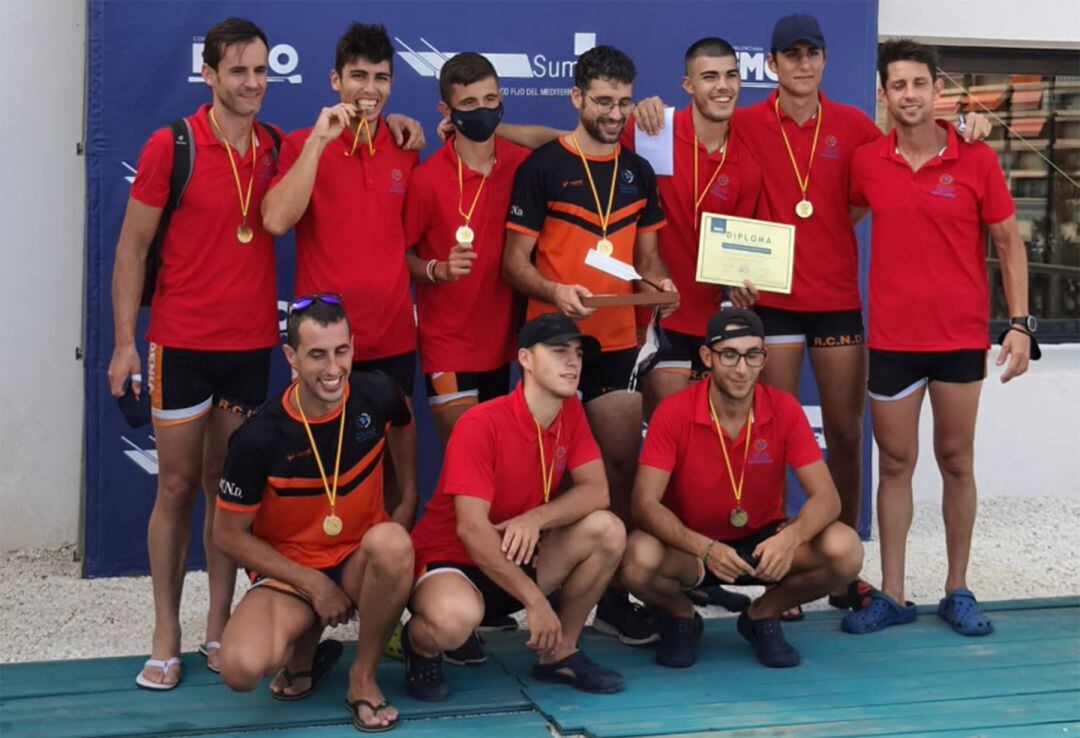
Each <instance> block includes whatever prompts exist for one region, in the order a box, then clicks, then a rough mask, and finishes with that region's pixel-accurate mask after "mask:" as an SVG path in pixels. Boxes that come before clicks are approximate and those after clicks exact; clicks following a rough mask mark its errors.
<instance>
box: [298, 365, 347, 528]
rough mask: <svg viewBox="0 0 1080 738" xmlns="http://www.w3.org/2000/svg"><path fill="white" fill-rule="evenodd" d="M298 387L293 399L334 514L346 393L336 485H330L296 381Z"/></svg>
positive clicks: (343, 400)
mask: <svg viewBox="0 0 1080 738" xmlns="http://www.w3.org/2000/svg"><path fill="white" fill-rule="evenodd" d="M295 386H296V389H295V390H294V391H293V400H294V401H295V402H296V408H297V409H298V410H299V411H300V418H301V420H303V421H304V430H306V431H307V437H308V442H309V443H311V452H312V453H313V454H314V455H315V464H316V465H317V466H318V467H319V476H320V477H322V483H323V489H324V490H326V498H327V499H328V500H330V514H331V515H333V514H334V506H335V505H337V485H338V472H339V471H340V470H341V442H342V440H344V438H345V400H346V397H345V396H344V394H343V395H342V397H341V427H340V428H339V429H338V437H337V457H336V458H335V459H334V486H333V488H331V487H330V482H329V481H327V479H326V470H325V469H324V468H323V463H322V457H320V456H319V447H318V446H316V445H315V435H314V434H313V433H312V432H311V425H309V424H308V419H307V415H305V414H304V406H303V405H301V404H300V383H299V382H297V383H296V385H295Z"/></svg>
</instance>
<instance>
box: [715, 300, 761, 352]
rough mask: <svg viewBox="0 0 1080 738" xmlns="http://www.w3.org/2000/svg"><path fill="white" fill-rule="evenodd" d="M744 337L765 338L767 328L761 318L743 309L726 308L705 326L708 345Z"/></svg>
mask: <svg viewBox="0 0 1080 738" xmlns="http://www.w3.org/2000/svg"><path fill="white" fill-rule="evenodd" d="M742 336H757V337H758V338H765V326H764V325H762V323H761V318H759V317H758V316H757V314H756V313H754V312H751V311H750V310H744V309H743V308H737V307H729V308H724V309H723V310H721V311H720V312H718V313H714V314H713V316H712V317H711V318H709V322H708V324H707V325H706V326H705V343H708V344H714V343H716V342H717V341H726V340H727V339H729V338H741V337H742Z"/></svg>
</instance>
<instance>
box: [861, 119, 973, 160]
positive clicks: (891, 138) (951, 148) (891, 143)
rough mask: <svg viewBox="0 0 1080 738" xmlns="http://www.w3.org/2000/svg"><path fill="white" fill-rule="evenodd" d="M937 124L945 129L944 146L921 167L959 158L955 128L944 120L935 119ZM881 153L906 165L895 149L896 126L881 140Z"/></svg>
mask: <svg viewBox="0 0 1080 738" xmlns="http://www.w3.org/2000/svg"><path fill="white" fill-rule="evenodd" d="M934 122H935V123H936V124H937V125H939V126H941V127H942V128H944V129H945V135H946V136H947V138H946V140H945V148H944V150H943V151H942V152H941V153H940V154H939V155H938V156H935V157H934V158H933V159H931V160H930V161H928V162H926V163H925V164H923V167H928V166H931V165H933V164H936V163H937V162H939V161H949V160H951V159H958V158H960V137H959V136H958V135H957V134H956V128H955V127H953V125H952V124H950V123H948V122H947V121H944V120H935V121H934ZM881 155H882V156H883V157H885V158H886V159H892V160H893V161H895V162H898V163H900V164H903V165H904V166H905V167H908V166H909V164H908V163H907V159H905V158H904V157H903V155H902V154H900V152H899V151H898V150H897V147H896V128H895V127H894V128H893V129H892V130H891V131H889V135H888V136H886V137H885V138H883V139H882V140H881Z"/></svg>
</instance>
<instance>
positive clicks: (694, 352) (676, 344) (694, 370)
mask: <svg viewBox="0 0 1080 738" xmlns="http://www.w3.org/2000/svg"><path fill="white" fill-rule="evenodd" d="M664 333H665V334H667V339H668V346H666V347H664V348H662V349H661V350H660V352H659V353H658V354H657V355H656V363H655V364H654V365H653V368H652V370H651V371H677V372H680V373H684V374H686V375H687V376H689V377H690V378H691V379H698V378H700V377H702V376H704V375H705V365H704V364H703V363H701V352H700V351H699V349H700V348H701V347H702V346H704V345H705V338H704V336H691V335H689V334H687V333H679V332H678V331H671V330H667V329H664Z"/></svg>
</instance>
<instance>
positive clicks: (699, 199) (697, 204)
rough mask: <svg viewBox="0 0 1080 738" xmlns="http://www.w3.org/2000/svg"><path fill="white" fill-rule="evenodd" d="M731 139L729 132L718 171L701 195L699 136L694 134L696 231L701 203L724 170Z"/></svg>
mask: <svg viewBox="0 0 1080 738" xmlns="http://www.w3.org/2000/svg"><path fill="white" fill-rule="evenodd" d="M730 138H731V134H730V132H729V133H728V135H727V137H725V139H724V147H723V149H721V155H720V163H719V164H718V165H717V167H716V171H714V172H713V173H712V176H711V177H709V181H708V183H706V185H705V189H703V190H702V191H701V192H700V193H699V192H698V189H697V186H698V143H699V142H698V137H697V134H696V133H695V134H694V229H695V230H696V229H697V227H698V217H697V216H698V210H700V209H701V203H702V202H704V200H705V195H706V194H708V192H709V188H710V187H712V185H713V182H715V181H716V175H718V174H720V170H721V169H723V168H724V162H725V161H727V152H728V140H729V139H730Z"/></svg>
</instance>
